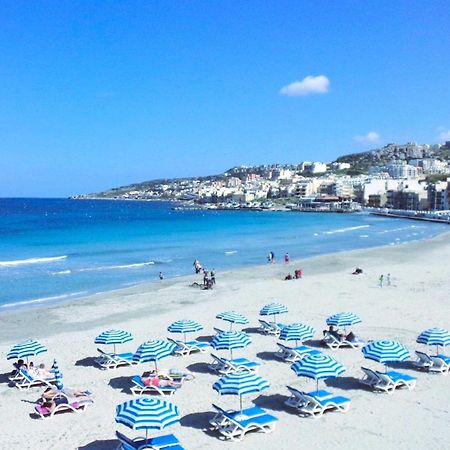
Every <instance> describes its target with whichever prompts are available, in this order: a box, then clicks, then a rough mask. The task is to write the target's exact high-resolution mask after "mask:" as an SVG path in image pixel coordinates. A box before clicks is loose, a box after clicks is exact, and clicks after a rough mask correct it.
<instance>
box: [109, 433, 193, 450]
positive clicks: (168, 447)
mask: <svg viewBox="0 0 450 450" xmlns="http://www.w3.org/2000/svg"><path fill="white" fill-rule="evenodd" d="M116 436H117V439H118V440H119V446H118V447H117V449H116V450H144V449H152V450H184V449H183V447H182V446H181V445H180V441H179V440H178V439H177V438H176V437H175V436H174V435H173V434H166V435H164V436H156V437H153V438H149V439H145V438H143V437H138V438H135V439H130V438H129V437H127V436H125V435H124V434H122V433H120V432H119V431H116Z"/></svg>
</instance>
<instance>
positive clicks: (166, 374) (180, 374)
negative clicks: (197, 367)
mask: <svg viewBox="0 0 450 450" xmlns="http://www.w3.org/2000/svg"><path fill="white" fill-rule="evenodd" d="M156 376H158V377H159V378H161V379H169V380H171V379H173V378H184V379H187V380H193V379H194V378H195V376H194V374H193V373H192V372H191V371H190V370H188V369H169V370H167V369H159V370H158V371H156V370H154V369H153V370H148V371H147V372H144V373H143V374H142V377H141V378H149V377H156Z"/></svg>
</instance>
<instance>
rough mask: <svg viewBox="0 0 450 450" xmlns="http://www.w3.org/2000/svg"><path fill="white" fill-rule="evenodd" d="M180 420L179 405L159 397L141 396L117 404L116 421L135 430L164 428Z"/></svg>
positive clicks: (146, 430)
mask: <svg viewBox="0 0 450 450" xmlns="http://www.w3.org/2000/svg"><path fill="white" fill-rule="evenodd" d="M179 421H180V412H179V410H178V406H176V405H174V404H173V403H171V402H168V401H166V400H162V399H158V398H144V397H139V398H136V399H133V400H129V401H127V402H125V403H122V404H120V405H117V406H116V422H117V423H121V424H123V425H125V426H127V427H129V428H131V429H133V430H145V433H146V439H147V437H148V430H162V429H164V428H166V427H169V426H171V425H174V424H176V423H178V422H179Z"/></svg>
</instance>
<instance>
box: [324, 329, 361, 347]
mask: <svg viewBox="0 0 450 450" xmlns="http://www.w3.org/2000/svg"><path fill="white" fill-rule="evenodd" d="M322 343H323V344H324V345H326V346H327V347H328V348H330V349H331V350H336V349H338V348H341V347H351V348H361V347H363V346H364V344H365V341H364V340H362V339H360V338H358V337H355V339H352V340H351V341H348V340H347V339H345V338H344V339H343V340H340V339H338V338H337V337H336V336H335V335H333V334H331V333H328V332H325V336H324V338H323V339H322Z"/></svg>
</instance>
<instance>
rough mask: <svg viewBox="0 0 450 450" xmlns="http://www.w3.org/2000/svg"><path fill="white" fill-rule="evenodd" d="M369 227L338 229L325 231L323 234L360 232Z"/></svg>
mask: <svg viewBox="0 0 450 450" xmlns="http://www.w3.org/2000/svg"><path fill="white" fill-rule="evenodd" d="M369 227H370V225H358V226H357V227H348V228H339V229H337V230H331V231H325V232H324V234H336V233H346V232H347V231H353V230H361V229H362V228H369Z"/></svg>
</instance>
